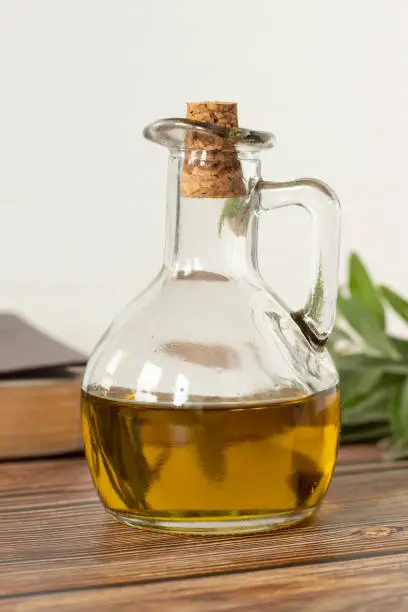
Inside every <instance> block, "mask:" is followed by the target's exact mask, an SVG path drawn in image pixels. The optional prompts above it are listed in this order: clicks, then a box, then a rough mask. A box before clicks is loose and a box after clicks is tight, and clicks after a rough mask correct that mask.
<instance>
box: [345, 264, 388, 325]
mask: <svg viewBox="0 0 408 612" xmlns="http://www.w3.org/2000/svg"><path fill="white" fill-rule="evenodd" d="M349 285H350V293H351V295H352V297H353V298H354V299H355V300H356V301H358V302H359V303H360V304H361V305H362V306H363V307H364V308H365V309H366V310H367V311H368V312H370V313H371V315H372V316H373V318H374V319H375V320H376V321H377V323H378V325H379V326H380V327H381V329H384V327H385V314H384V307H383V305H382V302H381V299H380V295H381V293H380V292H379V291H378V289H377V288H376V286H375V285H374V283H373V281H372V280H371V278H370V275H369V273H368V271H367V269H366V268H365V266H364V264H363V262H362V261H361V259H360V257H359V256H358V255H357V254H356V253H352V254H351V256H350V263H349Z"/></svg>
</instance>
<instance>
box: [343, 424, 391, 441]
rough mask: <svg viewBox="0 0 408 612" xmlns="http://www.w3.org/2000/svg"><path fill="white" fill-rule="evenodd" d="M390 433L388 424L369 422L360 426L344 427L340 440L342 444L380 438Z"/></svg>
mask: <svg viewBox="0 0 408 612" xmlns="http://www.w3.org/2000/svg"><path fill="white" fill-rule="evenodd" d="M389 433H390V428H389V425H387V424H385V423H374V424H372V423H370V424H369V425H364V426H362V427H344V428H343V429H342V432H341V441H342V443H343V444H344V443H345V444H355V443H356V442H370V441H374V440H381V439H382V438H385V437H386V436H388V435H389Z"/></svg>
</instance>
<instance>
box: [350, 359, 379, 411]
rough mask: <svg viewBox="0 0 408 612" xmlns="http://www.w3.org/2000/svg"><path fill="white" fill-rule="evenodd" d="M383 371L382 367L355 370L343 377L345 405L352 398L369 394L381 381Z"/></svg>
mask: <svg viewBox="0 0 408 612" xmlns="http://www.w3.org/2000/svg"><path fill="white" fill-rule="evenodd" d="M382 376H383V373H382V371H381V370H380V369H375V368H370V369H367V370H362V371H359V370H357V371H356V370H353V371H350V372H348V374H347V375H346V376H344V375H343V376H342V377H341V397H342V401H343V403H344V404H345V405H347V403H348V402H350V401H351V400H353V399H355V398H358V397H362V396H364V395H367V393H369V392H370V391H371V390H372V389H374V387H375V386H376V385H377V384H378V383H379V381H380V379H381V378H382Z"/></svg>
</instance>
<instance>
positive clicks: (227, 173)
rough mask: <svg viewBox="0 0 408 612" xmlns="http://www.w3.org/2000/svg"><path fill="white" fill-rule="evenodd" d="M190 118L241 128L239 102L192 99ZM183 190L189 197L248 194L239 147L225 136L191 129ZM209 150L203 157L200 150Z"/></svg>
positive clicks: (183, 193)
mask: <svg viewBox="0 0 408 612" xmlns="http://www.w3.org/2000/svg"><path fill="white" fill-rule="evenodd" d="M187 119H192V120H193V121H200V122H204V123H213V124H214V125H217V126H219V127H225V128H236V127H238V108H237V104H236V102H189V103H187ZM186 148H187V152H186V157H185V161H184V167H183V175H182V180H181V186H180V191H181V195H182V197H185V198H235V197H239V196H243V195H245V193H246V189H245V182H244V179H243V176H242V168H241V164H240V161H239V159H238V155H237V152H236V149H235V146H234V144H233V143H232V142H230V141H229V140H227V139H226V138H222V137H221V136H217V135H215V134H214V135H211V137H210V138H209V137H208V134H203V133H201V132H198V131H197V132H194V131H192V132H189V134H188V135H187V137H186ZM200 150H202V151H207V153H208V155H207V156H206V157H205V158H203V157H202V156H200V155H197V151H200Z"/></svg>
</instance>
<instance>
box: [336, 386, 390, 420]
mask: <svg viewBox="0 0 408 612" xmlns="http://www.w3.org/2000/svg"><path fill="white" fill-rule="evenodd" d="M392 397H393V395H392V390H391V389H389V388H387V387H385V388H381V387H380V388H379V389H376V390H374V391H370V392H369V393H367V395H366V396H365V397H363V398H361V399H359V400H355V401H354V403H353V404H349V405H348V406H347V405H345V404H343V406H342V422H343V424H344V425H353V426H356V425H368V424H370V423H371V424H372V423H384V422H387V421H388V418H389V412H390V403H391V401H392Z"/></svg>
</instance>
